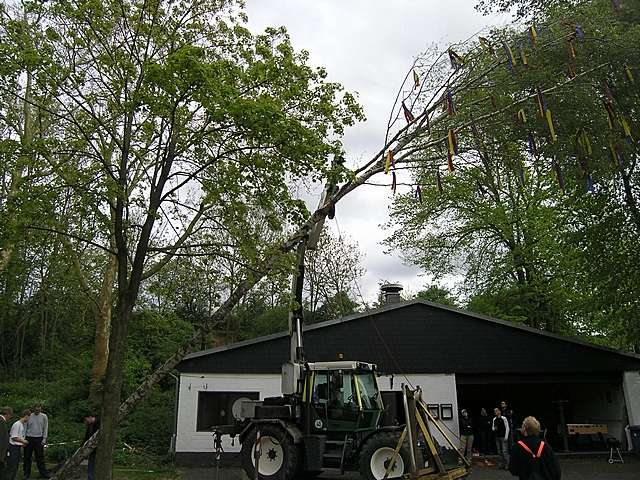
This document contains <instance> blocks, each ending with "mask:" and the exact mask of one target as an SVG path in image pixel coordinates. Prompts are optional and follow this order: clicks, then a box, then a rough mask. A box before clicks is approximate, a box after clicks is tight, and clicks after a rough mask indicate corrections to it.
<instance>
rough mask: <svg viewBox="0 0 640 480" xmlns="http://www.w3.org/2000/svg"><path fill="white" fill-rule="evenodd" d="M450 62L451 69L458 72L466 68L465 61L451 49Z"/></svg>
mask: <svg viewBox="0 0 640 480" xmlns="http://www.w3.org/2000/svg"><path fill="white" fill-rule="evenodd" d="M449 61H450V62H451V68H453V69H454V70H456V71H457V70H459V69H460V68H462V67H463V66H464V59H463V58H462V57H461V56H460V55H458V54H457V53H456V52H454V51H453V50H452V49H451V48H450V49H449Z"/></svg>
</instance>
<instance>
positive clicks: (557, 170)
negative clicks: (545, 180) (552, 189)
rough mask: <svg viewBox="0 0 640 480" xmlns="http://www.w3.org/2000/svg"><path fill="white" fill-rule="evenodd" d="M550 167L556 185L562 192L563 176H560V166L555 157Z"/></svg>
mask: <svg viewBox="0 0 640 480" xmlns="http://www.w3.org/2000/svg"><path fill="white" fill-rule="evenodd" d="M551 165H552V168H553V171H554V173H555V174H556V180H557V181H558V185H559V186H560V189H561V190H562V191H563V192H564V176H563V175H562V169H561V168H560V164H559V163H558V161H557V160H556V159H555V157H554V159H553V162H552V164H551Z"/></svg>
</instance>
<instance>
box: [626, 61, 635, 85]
mask: <svg viewBox="0 0 640 480" xmlns="http://www.w3.org/2000/svg"><path fill="white" fill-rule="evenodd" d="M624 73H625V74H626V75H627V79H628V80H629V81H630V82H631V83H636V80H635V78H634V77H633V71H632V70H631V67H629V65H626V66H625V67H624Z"/></svg>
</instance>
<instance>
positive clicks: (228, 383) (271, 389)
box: [176, 373, 281, 453]
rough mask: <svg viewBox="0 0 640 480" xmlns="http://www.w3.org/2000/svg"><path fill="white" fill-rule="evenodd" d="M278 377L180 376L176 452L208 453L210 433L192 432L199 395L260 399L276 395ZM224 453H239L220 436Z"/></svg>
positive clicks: (226, 439)
mask: <svg viewBox="0 0 640 480" xmlns="http://www.w3.org/2000/svg"><path fill="white" fill-rule="evenodd" d="M280 389H281V385H280V375H257V374H234V375H227V374H216V375H197V374H190V373H183V374H180V393H179V398H178V424H177V430H176V452H211V453H213V436H212V434H211V433H210V432H196V420H197V416H198V393H199V392H260V400H262V399H264V398H265V397H277V396H279V395H280ZM222 447H223V448H224V451H225V452H239V451H240V442H238V439H237V438H236V440H235V445H234V446H232V445H231V439H230V438H229V437H228V436H225V437H223V439H222Z"/></svg>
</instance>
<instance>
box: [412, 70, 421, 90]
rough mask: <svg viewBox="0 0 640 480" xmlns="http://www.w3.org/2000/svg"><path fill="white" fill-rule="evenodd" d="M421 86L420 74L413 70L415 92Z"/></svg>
mask: <svg viewBox="0 0 640 480" xmlns="http://www.w3.org/2000/svg"><path fill="white" fill-rule="evenodd" d="M419 86H420V77H419V76H418V72H416V70H415V69H414V70H413V89H414V90H415V89H416V88H418V87H419Z"/></svg>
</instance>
